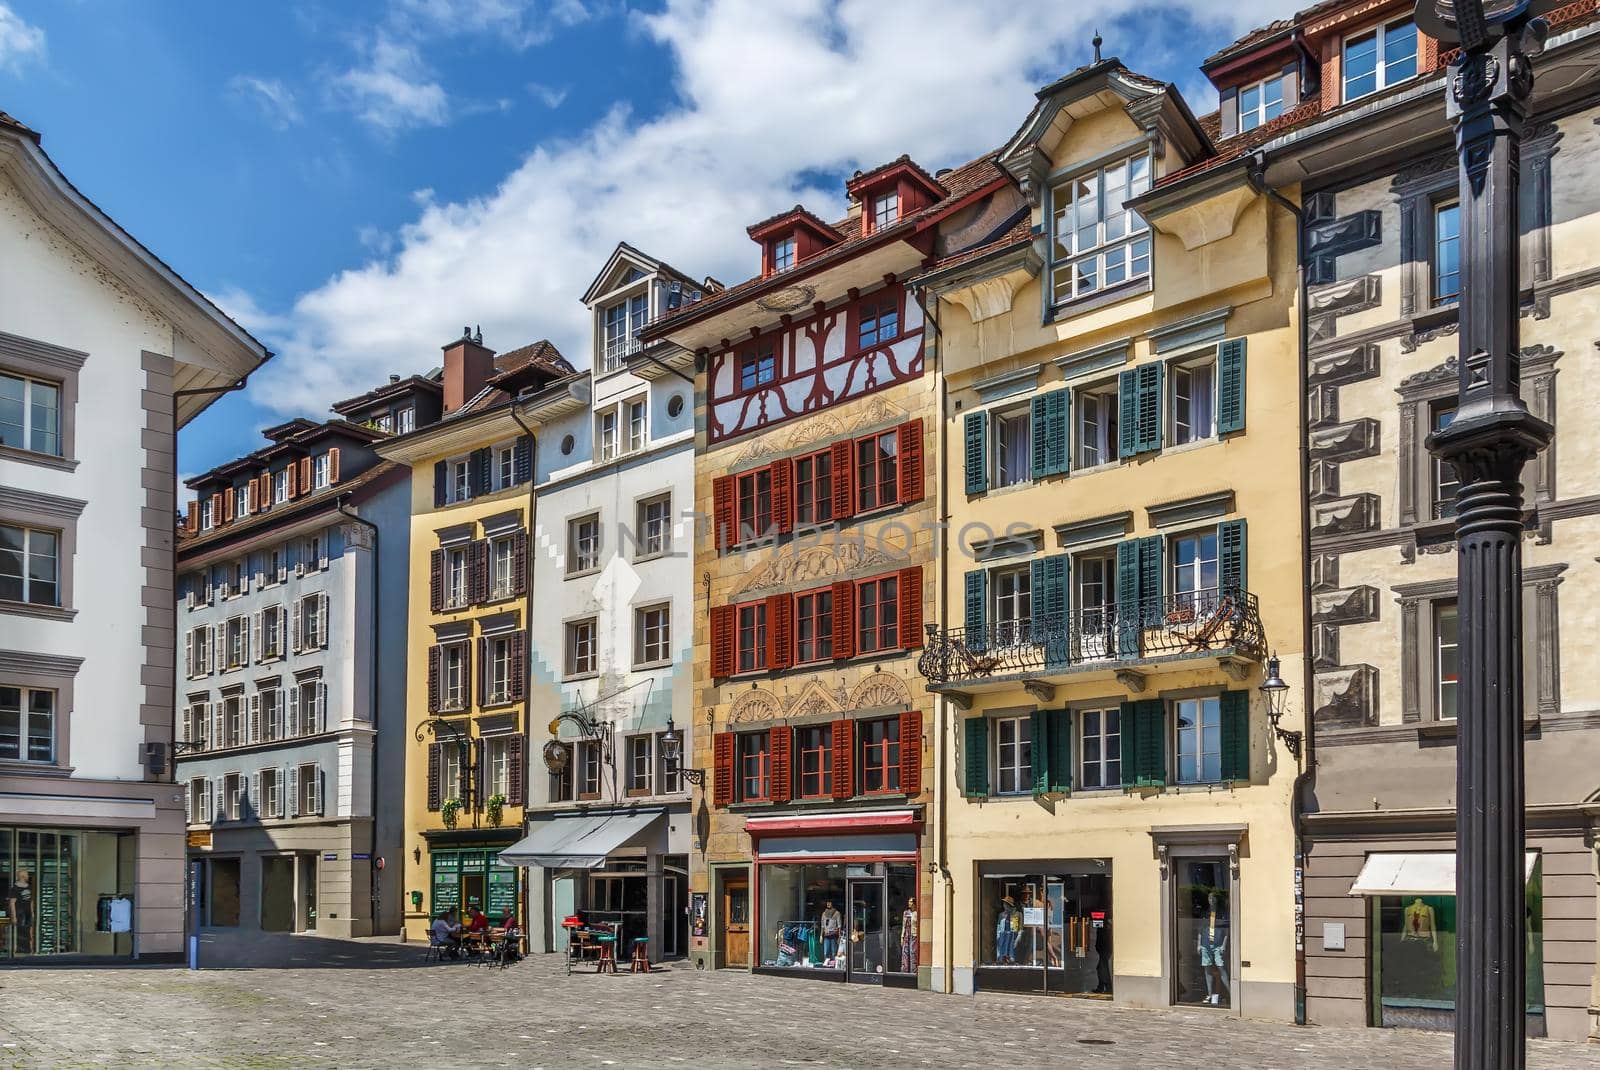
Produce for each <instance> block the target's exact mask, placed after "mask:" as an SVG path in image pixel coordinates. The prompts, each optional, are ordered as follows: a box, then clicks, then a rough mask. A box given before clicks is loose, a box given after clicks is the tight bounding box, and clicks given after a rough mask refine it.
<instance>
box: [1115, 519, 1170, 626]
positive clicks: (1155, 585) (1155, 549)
mask: <svg viewBox="0 0 1600 1070" xmlns="http://www.w3.org/2000/svg"><path fill="white" fill-rule="evenodd" d="M1165 548H1166V540H1165V539H1163V538H1162V537H1161V536H1160V535H1147V536H1146V537H1144V538H1142V539H1140V540H1139V600H1140V601H1141V602H1143V603H1144V604H1145V606H1146V608H1147V609H1148V610H1149V612H1150V613H1151V614H1154V615H1155V616H1157V617H1159V616H1161V615H1162V614H1161V608H1160V603H1161V594H1162V590H1161V557H1162V551H1163V550H1164V549H1165ZM1119 578H1120V577H1119Z"/></svg>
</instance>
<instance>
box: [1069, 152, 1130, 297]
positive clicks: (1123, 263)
mask: <svg viewBox="0 0 1600 1070" xmlns="http://www.w3.org/2000/svg"><path fill="white" fill-rule="evenodd" d="M1149 189H1150V159H1149V157H1147V156H1143V155H1140V156H1133V157H1129V158H1128V159H1125V160H1119V161H1118V162H1116V163H1113V164H1109V165H1107V166H1105V167H1102V168H1098V169H1097V170H1094V171H1089V172H1087V173H1086V174H1082V175H1079V176H1077V177H1076V178H1073V179H1071V180H1069V181H1067V182H1064V183H1062V184H1061V185H1058V186H1056V187H1055V188H1054V189H1052V190H1051V191H1050V196H1051V205H1052V220H1051V224H1052V228H1053V236H1052V246H1051V248H1052V252H1051V266H1050V282H1051V294H1052V300H1053V302H1054V303H1055V304H1057V305H1062V304H1065V303H1066V302H1068V301H1072V300H1074V299H1076V298H1080V297H1087V296H1089V295H1090V294H1094V293H1099V292H1100V291H1102V290H1106V289H1110V288H1112V287H1115V286H1120V285H1122V284H1123V283H1127V282H1132V281H1134V280H1136V279H1142V278H1144V277H1146V276H1148V275H1149V274H1150V232H1149V226H1148V225H1147V224H1146V223H1145V221H1144V219H1143V218H1142V217H1141V216H1140V215H1139V213H1138V212H1135V211H1133V210H1132V209H1129V208H1125V207H1124V203H1125V202H1126V201H1128V200H1130V199H1131V198H1134V197H1137V196H1139V195H1140V194H1142V193H1145V192H1146V191H1148V190H1149Z"/></svg>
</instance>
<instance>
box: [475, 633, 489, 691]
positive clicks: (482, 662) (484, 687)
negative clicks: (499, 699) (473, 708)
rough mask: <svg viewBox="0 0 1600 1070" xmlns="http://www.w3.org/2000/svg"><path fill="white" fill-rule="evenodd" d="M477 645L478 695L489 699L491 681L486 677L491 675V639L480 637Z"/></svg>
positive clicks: (484, 636)
mask: <svg viewBox="0 0 1600 1070" xmlns="http://www.w3.org/2000/svg"><path fill="white" fill-rule="evenodd" d="M476 645H477V648H478V694H479V695H482V696H483V697H484V698H488V697H489V681H488V680H487V679H485V677H487V676H488V675H489V637H488V636H486V635H480V636H478V642H477V644H476Z"/></svg>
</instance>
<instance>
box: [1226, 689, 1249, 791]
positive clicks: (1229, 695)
mask: <svg viewBox="0 0 1600 1070" xmlns="http://www.w3.org/2000/svg"><path fill="white" fill-rule="evenodd" d="M1221 706H1222V779H1223V780H1226V781H1238V780H1244V781H1248V780H1249V779H1250V692H1248V691H1224V692H1223V693H1222V700H1221Z"/></svg>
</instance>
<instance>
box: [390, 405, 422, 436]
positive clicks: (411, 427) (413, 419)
mask: <svg viewBox="0 0 1600 1070" xmlns="http://www.w3.org/2000/svg"><path fill="white" fill-rule="evenodd" d="M416 429H417V410H416V409H414V408H412V407H411V406H410V405H407V406H406V407H405V408H403V409H397V410H395V414H394V430H395V434H397V435H404V434H407V433H409V432H411V431H415V430H416Z"/></svg>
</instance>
